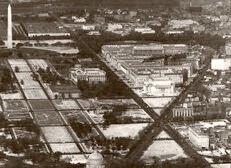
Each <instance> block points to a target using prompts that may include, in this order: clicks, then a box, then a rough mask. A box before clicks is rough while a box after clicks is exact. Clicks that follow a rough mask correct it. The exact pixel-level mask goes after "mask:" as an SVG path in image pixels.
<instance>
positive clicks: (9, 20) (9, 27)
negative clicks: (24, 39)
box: [7, 4, 12, 48]
mask: <svg viewBox="0 0 231 168" xmlns="http://www.w3.org/2000/svg"><path fill="white" fill-rule="evenodd" d="M7 48H12V11H11V5H10V4H9V5H8V17H7Z"/></svg>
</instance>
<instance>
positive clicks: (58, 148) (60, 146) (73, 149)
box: [49, 143, 80, 153]
mask: <svg viewBox="0 0 231 168" xmlns="http://www.w3.org/2000/svg"><path fill="white" fill-rule="evenodd" d="M49 145H50V147H51V149H52V151H53V152H61V153H80V150H79V148H78V147H77V146H76V144H75V143H50V144H49Z"/></svg>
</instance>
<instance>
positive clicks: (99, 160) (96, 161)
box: [86, 151, 105, 168]
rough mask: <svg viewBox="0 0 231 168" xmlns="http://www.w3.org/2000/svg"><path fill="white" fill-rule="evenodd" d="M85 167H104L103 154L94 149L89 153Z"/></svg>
mask: <svg viewBox="0 0 231 168" xmlns="http://www.w3.org/2000/svg"><path fill="white" fill-rule="evenodd" d="M86 168H105V163H104V159H103V156H102V155H101V154H100V153H99V152H96V151H95V152H93V153H92V154H90V156H89V157H88V160H87V164H86Z"/></svg>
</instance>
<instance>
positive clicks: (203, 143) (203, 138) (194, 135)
mask: <svg viewBox="0 0 231 168" xmlns="http://www.w3.org/2000/svg"><path fill="white" fill-rule="evenodd" d="M188 135H189V140H190V142H191V143H192V144H194V145H195V146H196V147H199V148H205V149H209V136H208V134H207V133H205V132H203V130H201V128H200V127H199V126H195V127H189V128H188Z"/></svg>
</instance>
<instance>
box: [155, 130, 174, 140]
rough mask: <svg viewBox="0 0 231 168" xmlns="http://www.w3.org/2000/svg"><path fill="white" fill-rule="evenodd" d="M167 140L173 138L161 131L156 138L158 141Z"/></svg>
mask: <svg viewBox="0 0 231 168" xmlns="http://www.w3.org/2000/svg"><path fill="white" fill-rule="evenodd" d="M167 138H169V139H170V138H171V137H170V136H169V135H168V133H167V132H165V131H161V132H160V134H159V135H157V136H156V139H167Z"/></svg>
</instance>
